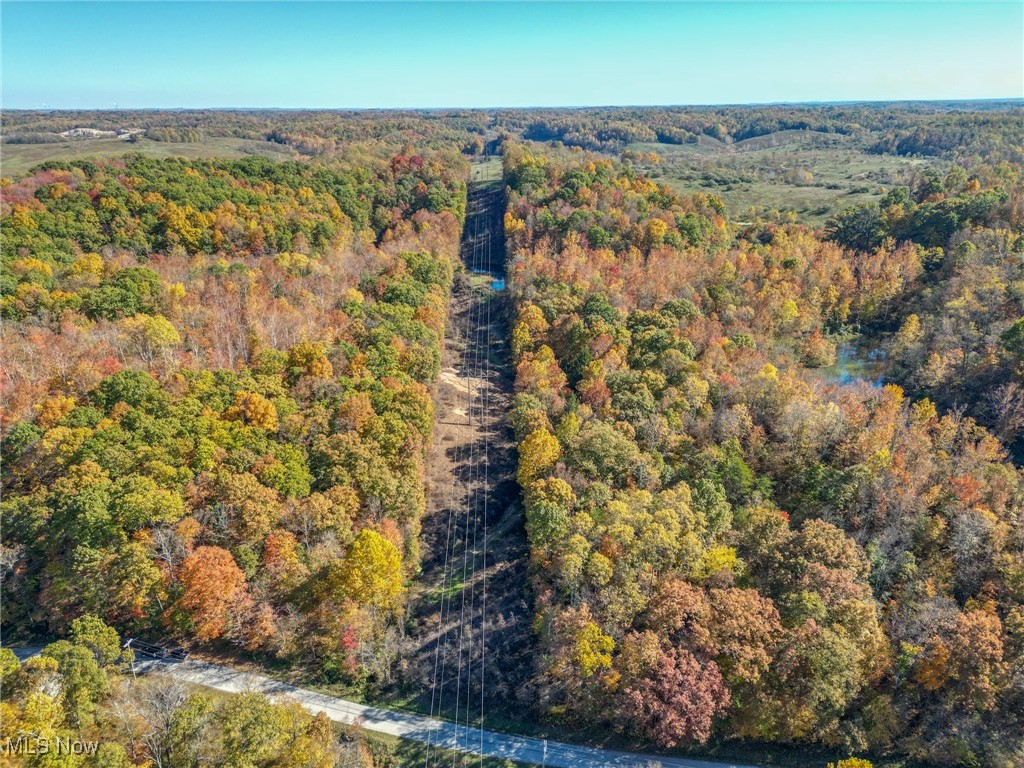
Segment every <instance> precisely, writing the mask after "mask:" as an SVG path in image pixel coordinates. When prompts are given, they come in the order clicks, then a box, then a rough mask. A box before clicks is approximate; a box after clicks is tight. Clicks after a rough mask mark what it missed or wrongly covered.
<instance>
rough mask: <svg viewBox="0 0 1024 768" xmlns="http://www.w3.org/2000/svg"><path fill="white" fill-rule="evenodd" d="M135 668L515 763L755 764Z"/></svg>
mask: <svg viewBox="0 0 1024 768" xmlns="http://www.w3.org/2000/svg"><path fill="white" fill-rule="evenodd" d="M14 651H15V653H16V654H17V656H18V657H19V658H27V657H28V656H31V655H33V654H34V653H38V652H39V649H38V648H25V649H14ZM135 669H136V671H139V672H150V671H152V672H159V673H161V674H165V675H170V676H171V677H174V678H175V679H177V680H181V681H182V682H186V683H191V684H194V685H203V686H206V687H207V688H213V689H215V690H218V691H224V692H227V693H241V692H243V691H255V692H259V693H264V694H266V695H268V696H290V697H292V698H294V699H296V700H297V701H299V702H300V703H301V704H302V705H303V706H304V707H306V709H308V710H310V711H311V712H323V713H324V714H326V715H327V716H328V717H329V718H330V719H331V720H334V721H335V722H339V723H347V724H351V723H355V722H360V723H361V724H362V726H363V727H364V728H366V730H368V731H376V732H378V733H386V734H390V735H391V736H398V737H401V738H403V739H410V740H412V741H419V742H424V743H429V744H435V745H437V746H441V747H445V748H447V749H456V750H459V751H462V752H471V753H473V754H477V755H486V756H487V757H500V758H505V759H508V760H514V761H516V762H519V763H528V764H533V765H542V766H550V767H551V768H603V766H615V767H616V768H655V767H656V766H660V767H661V768H756V767H755V766H747V765H738V764H733V763H713V762H708V761H704V760H690V759H685V758H678V757H657V756H654V755H642V754H638V753H633V752H617V751H614V750H608V749H597V748H594V747H580V746H576V745H573V744H565V743H563V742H557V741H545V740H543V739H535V738H531V737H528V736H512V735H509V734H507V733H499V732H497V731H487V730H485V731H483V733H481V732H480V729H478V728H467V727H466V726H464V725H462V726H456V725H455V724H454V723H450V722H447V721H443V720H434V719H431V718H429V717H423V716H421V715H413V714H409V713H406V712H395V711H393V710H388V709H379V708H377V707H368V706H365V705H363V704H356V703H354V702H351V701H346V700H344V699H338V698H335V697H333V696H327V695H325V694H322V693H317V692H315V691H310V690H306V689H305V688H296V687H295V686H293V685H288V684H287V683H282V682H279V681H277V680H271V679H270V678H268V677H263V676H262V675H256V674H253V673H251V672H240V671H238V670H235V669H231V668H229V667H223V666H220V665H218V664H208V663H206V662H201V661H185V662H167V661H155V660H141V661H136V662H135Z"/></svg>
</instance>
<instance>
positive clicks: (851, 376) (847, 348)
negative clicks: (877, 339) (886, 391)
mask: <svg viewBox="0 0 1024 768" xmlns="http://www.w3.org/2000/svg"><path fill="white" fill-rule="evenodd" d="M885 358H886V355H885V350H884V349H882V348H881V347H877V346H870V345H867V344H862V343H858V342H856V341H844V342H842V343H840V344H839V345H837V347H836V361H835V362H834V363H833V364H832V365H830V366H827V367H825V368H819V369H818V373H819V374H820V375H821V376H822V377H824V378H825V379H827V380H829V381H833V382H835V383H836V384H849V383H851V382H854V381H866V382H868V383H869V384H870V385H871V386H873V387H880V386H882V385H883V384H884V383H885V362H886V359H885Z"/></svg>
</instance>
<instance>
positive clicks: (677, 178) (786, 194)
mask: <svg viewBox="0 0 1024 768" xmlns="http://www.w3.org/2000/svg"><path fill="white" fill-rule="evenodd" d="M629 148H630V149H632V150H635V151H639V152H655V153H657V154H658V155H659V156H660V157H661V158H662V160H661V162H660V163H658V164H646V163H641V164H640V167H641V169H642V170H643V171H644V173H646V174H648V175H649V176H650V177H651V178H653V179H655V180H657V181H660V182H663V183H665V184H667V185H668V186H670V187H672V188H673V189H674V190H676V191H678V192H682V193H685V194H693V193H695V192H705V193H714V194H717V195H720V196H721V197H722V199H723V200H725V203H726V206H727V207H728V209H729V213H730V215H731V216H732V217H733V218H734V219H747V218H751V217H754V216H757V215H760V214H764V213H768V212H772V211H779V212H782V213H785V212H790V211H791V212H793V213H795V214H796V215H797V217H798V218H799V220H800V221H803V222H805V223H807V224H810V225H812V226H820V225H821V224H823V223H824V222H825V220H826V219H827V218H828V217H829V216H831V215H833V214H834V213H836V212H838V211H840V210H842V209H844V208H847V207H849V206H852V205H857V204H859V203H863V202H874V201H876V200H878V198H879V197H881V195H882V194H883V190H884V189H886V188H889V187H892V186H894V185H897V184H900V183H905V180H906V179H907V177H908V176H910V175H911V174H912V173H914V171H915V170H916V169H918V168H921V167H923V166H924V165H925V164H935V163H936V162H937V161H935V160H934V159H931V160H921V159H917V158H906V157H895V156H892V155H877V154H873V153H869V152H867V151H865V148H864V146H862V144H861V142H860V141H859V140H858V139H856V138H853V137H850V136H843V135H840V134H825V133H818V132H814V131H779V132H777V133H773V134H768V135H766V136H758V137H755V138H752V139H746V140H744V141H740V142H736V143H735V144H731V145H730V144H721V143H718V144H717V145H712V144H709V143H699V144H656V143H637V144H632V145H630V147H629Z"/></svg>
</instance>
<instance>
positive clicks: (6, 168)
mask: <svg viewBox="0 0 1024 768" xmlns="http://www.w3.org/2000/svg"><path fill="white" fill-rule="evenodd" d="M128 152H138V153H140V154H143V155H147V156H149V157H186V158H189V159H195V158H200V157H227V158H237V157H248V156H251V155H262V156H265V157H274V158H277V159H279V160H287V159H289V158H292V157H295V153H294V152H293V151H292V150H291V149H289V148H288V147H285V146H284V145H282V144H274V143H273V142H269V141H254V140H252V139H236V138H232V137H223V136H214V137H208V138H204V139H203V140H202V141H199V142H188V143H177V142H164V141H152V140H151V139H140V140H139V141H137V142H127V141H122V140H121V139H76V140H74V141H64V142H61V143H59V144H0V172H2V173H3V175H4V176H16V175H18V174H20V173H25V171H27V170H29V169H30V168H32V167H33V166H36V165H39V164H40V163H44V162H46V161H47V160H80V159H85V158H108V157H119V156H121V155H123V154H126V153H128Z"/></svg>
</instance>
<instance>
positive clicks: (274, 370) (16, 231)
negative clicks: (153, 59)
mask: <svg viewBox="0 0 1024 768" xmlns="http://www.w3.org/2000/svg"><path fill="white" fill-rule="evenodd" d="M0 123H2V129H3V134H4V140H3V141H4V143H3V144H2V145H0V147H2V149H3V150H4V151H8V150H20V149H24V148H25V147H24V146H22V145H31V148H32V149H33V151H35V150H37V149H38V148H39V147H43V148H44V149H45V147H47V146H51V145H52V146H53V148H54V152H55V153H56V152H57V148H58V147H60V148H66V147H67V146H71V147H72V149H73V148H75V147H81V155H82V157H81V158H78V159H76V158H69V159H64V156H63V155H62V156H61V157H62V159H59V160H53V159H51V160H46V161H44V162H42V163H40V164H36V165H35V166H34V167H32V169H31V170H29V171H28V172H26V173H20V174H14V175H10V176H7V177H5V178H3V179H0V263H2V273H0V315H2V319H3V323H4V344H3V353H2V358H0V395H2V398H3V409H2V412H0V437H2V450H0V459H2V462H3V501H2V505H0V523H2V530H3V541H2V542H0V576H2V579H3V581H2V589H3V594H2V599H3V613H2V631H3V636H4V642H5V644H8V643H11V642H18V643H22V644H32V645H45V646H46V648H45V650H44V651H43V653H42V655H41V656H39V657H37V658H35V659H31V660H29V661H25V662H22V663H19V662H18V661H17V660H16V659H15V658H13V656H11V655H10V654H9V652H0V654H2V655H0V684H2V687H3V702H2V704H0V706H2V707H3V719H4V720H5V721H6V723H5V726H4V728H5V732H6V729H7V728H8V724H16V725H17V727H22V728H26V729H29V730H33V729H34V730H36V731H38V732H41V733H42V732H45V733H53V734H79V735H83V736H88V737H89V738H96V737H102V739H103V740H105V741H106V742H108V746H107V747H105V752H104V755H103V756H102V759H100V758H99V757H97V758H96V760H95V761H93V763H94V764H102V765H110V766H127V765H141V764H145V763H146V761H151V762H152V763H153V764H159V765H166V766H195V765H198V764H200V763H202V762H207V763H210V764H223V765H253V766H255V765H260V766H296V767H297V766H300V765H301V766H321V765H323V766H328V765H338V764H345V765H359V766H364V767H365V768H371V767H372V766H378V768H383V767H384V766H398V765H402V764H406V763H403V759H402V758H400V757H398V756H395V755H393V754H385V752H387V750H384V751H382V750H381V748H380V746H379V745H373V744H368V743H367V741H366V740H365V739H364V738H363V737H362V735H361V734H359V733H358V732H356V731H352V732H349V731H345V732H339V731H338V730H337V729H336V728H335V727H334V726H332V725H330V724H329V723H328V722H326V721H324V720H323V718H314V717H312V716H310V715H308V714H307V713H305V712H304V711H302V710H301V708H299V707H298V706H297V705H296V706H292V705H289V704H281V703H275V702H272V701H270V700H269V699H266V698H265V697H261V696H258V695H255V694H252V695H243V696H230V697H211V696H209V695H207V694H205V693H201V692H196V691H193V690H189V689H185V688H178V687H171V688H168V691H166V692H164V691H162V690H159V689H160V686H159V685H157V684H155V683H152V682H150V681H149V680H145V679H144V678H143V677H140V678H139V682H135V681H134V680H131V679H130V675H129V674H126V673H127V672H128V671H129V666H128V665H129V664H130V655H125V654H122V652H121V649H120V640H119V635H120V636H121V637H122V638H123V637H130V636H135V637H138V636H142V637H147V636H148V637H153V638H162V639H165V640H166V641H167V642H173V643H179V644H181V645H185V646H188V647H191V648H193V649H203V650H206V651H209V652H215V653H217V654H219V656H220V658H222V659H235V660H239V659H245V660H246V661H247V662H250V663H257V664H263V665H266V666H268V667H269V668H271V669H275V670H278V671H282V673H283V672H287V674H288V675H289V679H292V680H300V681H306V682H308V683H310V684H316V685H320V686H327V687H330V688H331V690H332V691H335V692H339V691H340V692H343V693H346V694H351V695H353V696H359V697H363V698H366V699H370V700H372V699H373V698H374V697H375V696H385V695H386V694H388V693H390V694H394V693H395V692H396V691H400V692H402V693H405V692H407V691H408V687H409V686H410V685H411V684H412V683H411V682H410V679H409V678H410V675H411V674H412V673H411V671H410V669H411V667H412V664H411V662H410V659H409V658H408V654H410V649H409V642H408V634H409V632H410V628H411V627H413V626H414V624H415V622H414V620H413V618H412V616H411V614H412V610H413V608H412V597H411V596H412V594H413V593H415V592H416V590H417V589H418V588H420V587H421V584H420V579H421V577H422V574H421V570H420V566H421V563H422V562H423V561H424V557H425V555H426V554H430V553H429V552H427V553H425V552H423V551H421V550H422V549H424V537H423V536H422V535H421V534H422V530H421V528H422V523H423V520H424V517H425V515H427V513H428V502H427V500H428V490H429V487H428V486H429V482H430V481H429V472H428V469H429V467H428V466H427V460H428V456H429V455H430V451H429V449H430V447H431V446H432V445H433V444H434V443H435V442H440V440H439V439H438V438H437V435H436V431H435V421H436V419H437V416H436V411H435V396H436V388H435V387H436V383H437V381H438V379H439V375H440V372H441V368H442V361H443V360H445V359H446V358H445V345H446V341H449V340H451V338H452V336H453V330H452V325H451V314H452V313H451V311H450V310H451V306H452V296H453V286H459V285H461V284H462V282H460V280H461V278H460V277H459V276H458V275H459V272H460V271H462V270H463V269H464V266H463V265H462V264H461V263H460V260H459V259H458V252H459V242H460V237H461V236H462V234H463V233H462V225H463V223H464V221H465V217H466V208H467V203H466V200H467V181H468V179H469V178H470V169H469V163H468V162H467V158H468V157H469V156H474V155H482V154H494V153H500V154H501V155H502V156H503V157H502V163H503V169H504V187H505V191H506V193H507V197H502V198H501V199H503V200H504V201H505V202H504V203H502V204H503V205H505V209H504V235H505V238H506V243H507V249H506V250H507V264H506V269H507V274H506V284H507V286H508V287H507V289H506V291H505V293H506V294H507V303H506V304H505V305H504V306H506V308H507V311H508V313H509V320H510V322H509V328H510V329H511V332H510V338H509V339H508V343H509V344H510V346H511V351H512V356H513V367H514V371H513V375H510V376H509V381H510V382H511V381H512V379H513V378H514V406H513V407H512V409H511V412H510V413H509V414H508V421H509V427H510V430H512V431H513V432H514V438H515V441H516V443H517V445H518V485H519V486H520V488H521V495H522V515H523V516H524V518H525V534H524V533H522V532H518V531H517V530H503V531H502V532H501V535H503V536H517V535H518V536H519V537H520V539H519V541H520V542H522V541H523V539H524V536H525V539H526V540H527V542H528V548H529V571H530V574H529V579H528V581H529V583H523V584H519V585H517V589H518V590H519V591H520V592H521V593H522V594H523V595H526V596H527V597H528V599H529V600H530V602H531V604H532V611H533V619H534V621H533V625H532V634H533V635H534V637H535V638H536V642H537V644H538V645H537V647H538V648H539V652H538V653H536V654H534V656H535V658H534V666H533V668H532V669H529V670H525V671H524V673H523V675H522V679H523V680H526V679H529V683H528V684H524V685H522V686H521V687H519V688H518V689H517V690H516V691H515V699H516V704H517V705H519V704H523V703H525V704H526V705H527V707H526V708H527V709H528V710H529V713H530V717H531V720H532V722H531V723H530V724H529V727H530V728H532V729H536V728H541V729H545V732H546V733H552V734H554V735H556V736H559V737H561V738H565V739H568V740H571V739H572V738H573V735H574V734H584V735H587V736H588V737H589V736H590V735H592V734H594V733H596V732H599V731H605V732H611V733H615V734H616V735H615V738H616V739H618V740H619V743H620V744H622V745H628V746H630V747H631V748H633V747H635V748H640V749H645V750H648V751H649V750H654V749H664V750H673V749H682V750H687V749H689V750H695V751H697V752H699V750H700V749H701V748H706V749H717V750H723V749H724V750H725V751H723V752H719V754H723V755H727V756H728V755H729V753H728V750H729V749H730V748H731V747H736V746H737V745H739V748H741V749H746V748H748V747H749V748H750V749H753V750H757V749H759V748H761V747H763V746H764V745H766V744H767V745H768V747H769V748H770V749H771V750H773V754H778V752H775V751H774V750H778V749H780V748H781V749H783V750H789V752H788V753H789V754H791V755H799V754H800V753H801V750H807V749H813V750H815V754H819V752H818V751H817V750H821V752H820V754H825V753H828V754H836V755H842V756H846V755H851V754H859V755H865V756H870V757H871V758H872V759H873V760H875V761H876V762H879V763H881V764H884V765H897V764H901V765H902V764H906V763H905V762H904V761H908V760H909V761H912V762H913V761H916V762H917V763H921V764H936V765H959V766H996V767H998V768H1013V766H1018V765H1021V764H1022V762H1024V752H1022V751H1021V750H1022V747H1021V745H1022V744H1024V719H1022V715H1021V712H1022V711H1024V474H1022V472H1021V469H1020V462H1021V457H1022V455H1024V449H1022V436H1024V175H1022V161H1024V147H1022V144H1021V138H1022V136H1024V113H1022V111H1021V107H1020V104H1019V102H1010V103H1000V102H992V103H970V104H965V103H956V102H951V103H930V104H894V105H872V104H848V105H834V106H827V105H826V106H815V107H801V106H771V107H758V108H741V107H714V108H712V107H707V108H689V107H687V108H683V107H679V108H643V109H641V108H636V109H632V108H622V109H612V108H601V109H584V110H568V109H566V110H492V111H487V112H485V111H473V110H438V111H407V112H334V111H296V112H290V111H284V112H276V111H263V112H261V111H223V112H219V111H140V112H123V111H110V112H28V111H24V112H18V111H13V112H4V114H3V115H2V116H0ZM76 128H88V129H96V130H102V131H125V130H129V131H133V132H135V131H137V132H138V133H137V134H132V135H131V136H130V137H129V138H128V139H126V140H125V141H124V151H123V152H122V151H121V150H120V148H119V147H118V148H117V153H116V155H114V156H105V157H98V156H96V157H92V158H91V159H90V158H89V151H90V150H89V148H90V147H91V146H94V144H93V143H92V142H93V141H94V140H93V139H89V138H84V139H83V138H75V137H71V138H69V137H64V136H60V135H59V134H60V133H61V132H63V131H69V130H72V129H76ZM808 136H810V139H809V140H808V139H807V137H808ZM220 138H235V139H245V140H251V141H259V142H266V143H270V144H273V145H278V146H280V147H287V148H288V154H287V155H284V157H289V156H290V158H291V159H283V160H281V159H271V158H269V157H255V156H254V157H242V158H236V159H229V158H228V157H218V156H212V157H209V158H207V159H202V158H201V157H190V158H184V157H180V158H179V157H164V156H162V155H159V154H156V153H154V152H153V148H154V147H157V148H159V146H161V145H167V144H174V145H186V144H188V145H192V144H194V145H197V146H204V144H205V143H209V142H211V140H215V139H220ZM106 141H108V142H109V141H113V142H114V143H116V144H118V145H119V144H120V143H121V142H119V141H117V140H112V139H107V140H106ZM805 141H806V146H807V147H809V148H810V149H807V150H806V151H805V150H804V149H803V148H802V147H804V144H802V143H800V142H805ZM776 144H778V146H781V147H789V146H791V145H792V146H798V147H800V148H799V149H797V150H794V151H793V153H791V154H788V155H786V154H782V153H781V152H780V153H779V154H773V153H774V152H775V149H774V148H775V147H776ZM209 146H210V148H211V149H210V151H211V153H213V154H214V155H215V154H216V151H217V148H218V147H219V146H220V145H218V144H216V143H210V144H209ZM689 150H693V151H694V152H695V154H694V155H692V156H690V155H685V154H672V153H676V152H684V151H689ZM61 151H64V150H63V149H62V150H61ZM743 152H760V154H758V155H757V159H756V163H757V164H758V168H757V170H756V171H751V170H749V168H745V167H740V166H738V165H734V166H729V165H727V164H728V163H731V162H734V160H735V158H740V159H741V160H743V158H745V157H747V155H743V154H741V153H743ZM801 153H802V154H801ZM841 153H846V154H845V155H843V158H842V160H840V161H836V168H839V167H840V166H843V165H844V164H849V165H851V166H855V167H854V169H853V170H849V171H846V170H844V171H843V173H844V174H845V175H843V176H842V178H841V183H840V182H839V181H835V180H827V181H820V180H813V179H812V178H811V172H813V173H814V174H817V172H818V169H817V167H815V166H814V163H815V162H818V161H820V160H821V158H824V157H830V156H832V155H835V156H837V157H838V156H839V155H840V154H841ZM54 156H57V155H56V154H55V155H51V157H54ZM794 157H795V158H797V160H798V163H796V164H794V163H793V158H794ZM865 157H867V158H881V159H882V160H884V161H885V162H889V161H893V162H898V163H906V165H892V166H884V167H883V166H881V165H877V166H876V165H870V164H867V163H866V162H865V161H863V158H865ZM850 158H854V159H853V160H851V159H850ZM494 162H496V161H494ZM744 162H746V161H745V160H744ZM857 163H862V165H857ZM24 167H26V168H27V167H28V165H27V164H26V165H25V166H24ZM751 167H753V166H751ZM862 167H863V168H868V169H869V170H867V171H863V172H862V170H861V168H862ZM833 170H834V169H833ZM744 175H746V176H750V177H751V178H754V177H756V179H755V180H756V184H753V185H748V186H747V187H746V191H745V194H747V195H748V196H749V195H753V196H755V197H756V196H757V195H761V194H768V193H770V194H771V195H774V197H773V198H772V199H771V200H765V201H764V204H763V205H758V206H751V207H750V213H749V215H747V214H746V213H744V215H743V217H742V218H741V217H739V216H736V215H735V212H736V211H737V206H736V204H735V202H734V201H733V199H732V197H731V195H732V194H734V191H735V190H736V189H738V188H739V184H738V183H737V181H736V179H740V181H744V183H746V182H745V176H744ZM684 176H685V177H686V178H685V179H684ZM701 177H703V181H704V182H707V184H706V186H702V187H701V188H702V189H705V191H701V192H694V191H692V189H691V190H690V191H682V190H684V189H688V188H689V187H690V185H691V181H692V180H693V179H701ZM823 177H824V174H823ZM836 178H839V177H838V176H837V177H836ZM723 180H724V181H725V183H721V182H723ZM812 183H813V184H819V185H820V187H821V189H824V188H825V186H826V185H832V186H834V187H837V189H835V190H832V192H833V193H834V195H833V196H832V197H830V198H829V199H828V200H827V205H826V204H823V205H822V207H821V208H820V213H819V214H816V217H815V218H814V219H813V220H811V219H810V218H802V217H801V215H800V214H799V213H798V212H797V211H796V210H795V209H794V208H790V209H789V210H785V211H783V210H780V208H779V206H778V203H777V199H778V198H785V196H786V195H788V194H789V193H790V192H791V191H792V190H793V189H804V188H808V187H810V186H811V184H812ZM839 187H841V188H839ZM826 191H827V190H826ZM499 197H501V196H500V195H499V196H495V197H494V199H499ZM815 204H817V203H815ZM467 229H469V228H468V227H467ZM463 282H465V281H463ZM466 284H467V285H468V282H467V283H466ZM454 295H455V296H456V297H457V296H458V295H459V294H458V290H456V291H455V294H454ZM502 301H506V300H502ZM498 305H499V306H501V304H498ZM850 350H855V352H851V351H850ZM862 352H863V353H864V354H867V353H868V352H869V353H870V354H871V355H872V360H874V361H876V362H877V366H878V373H877V375H875V376H872V377H865V378H861V377H859V376H857V375H853V376H837V375H835V374H834V370H835V369H836V368H837V367H841V366H842V365H843V364H844V362H843V361H844V359H845V357H846V356H849V355H850V354H861V353H862ZM851 379H852V380H851ZM508 386H509V387H510V388H511V387H512V386H513V385H512V384H509V385H508ZM510 397H511V396H510ZM510 464H511V462H510ZM510 485H514V483H510ZM517 509H518V508H517ZM516 514H520V513H519V512H517V513H516ZM521 547H522V549H523V550H524V551H525V548H526V544H522V545H521ZM523 559H524V563H525V559H526V556H525V555H524V557H523ZM525 570H526V566H525V565H524V566H523V571H524V572H525ZM523 581H526V579H525V578H524V579H523ZM442 599H443V598H442ZM527 610H529V609H527ZM526 623H527V624H528V623H529V622H526ZM527 634H530V632H529V631H527ZM54 641H55V642H54ZM460 654H461V651H460ZM460 658H461V656H460ZM391 700H392V701H393V700H394V699H391ZM509 710H510V713H509V714H510V716H512V713H513V710H515V716H519V714H520V709H518V708H516V707H513V706H512V705H511V703H510V707H509ZM495 714H496V715H497V716H502V715H503V714H504V713H501V712H497V713H495ZM154 722H159V723H160V724H162V725H161V728H159V729H157V730H154V729H153V728H152V727H151V726H152V724H153V723H154ZM467 723H468V721H467ZM147 724H148V725H147ZM510 727H511V726H510ZM759 745H760V746H759ZM730 759H731V758H730ZM420 762H422V760H420ZM93 763H90V764H93ZM26 764H32V765H35V764H36V763H26ZM39 764H42V763H39ZM47 764H49V763H47ZM68 764H69V765H79V764H83V763H82V762H81V760H79V761H78V762H74V761H72V762H70V763H68ZM855 764H856V765H859V763H851V765H855Z"/></svg>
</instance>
